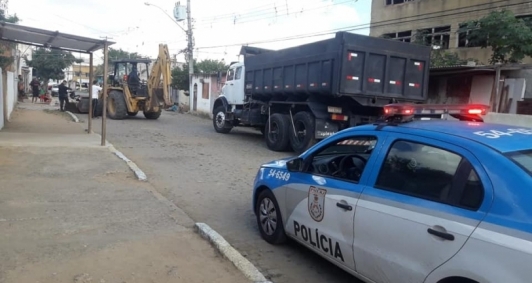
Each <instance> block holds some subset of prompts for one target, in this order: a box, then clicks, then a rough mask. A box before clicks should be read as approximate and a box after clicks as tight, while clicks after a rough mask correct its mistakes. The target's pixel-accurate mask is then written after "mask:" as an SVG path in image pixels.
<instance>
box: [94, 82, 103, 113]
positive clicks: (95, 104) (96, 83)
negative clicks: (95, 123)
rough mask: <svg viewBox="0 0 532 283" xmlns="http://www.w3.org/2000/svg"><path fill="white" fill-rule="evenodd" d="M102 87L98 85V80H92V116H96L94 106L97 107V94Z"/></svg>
mask: <svg viewBox="0 0 532 283" xmlns="http://www.w3.org/2000/svg"><path fill="white" fill-rule="evenodd" d="M101 90H102V87H100V86H99V85H98V80H94V81H92V117H93V118H96V117H97V115H96V113H97V112H96V108H97V107H98V96H99V94H100V91H101Z"/></svg>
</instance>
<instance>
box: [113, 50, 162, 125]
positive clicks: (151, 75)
mask: <svg viewBox="0 0 532 283" xmlns="http://www.w3.org/2000/svg"><path fill="white" fill-rule="evenodd" d="M150 63H151V60H149V59H121V60H116V61H113V69H112V70H114V71H113V74H111V75H109V82H110V87H109V88H108V89H109V90H108V100H107V115H108V116H109V118H111V119H113V120H121V119H124V118H126V117H127V116H136V115H137V113H138V112H139V111H142V112H143V113H144V117H146V119H158V118H159V116H161V111H162V108H164V107H169V106H171V104H172V103H171V101H170V83H171V77H170V56H169V53H168V47H167V45H165V44H159V56H158V57H157V61H156V62H155V63H154V64H153V68H152V69H151V71H150V70H149V66H150ZM144 74H145V76H144ZM142 77H146V78H148V79H147V80H142V79H141V78H142Z"/></svg>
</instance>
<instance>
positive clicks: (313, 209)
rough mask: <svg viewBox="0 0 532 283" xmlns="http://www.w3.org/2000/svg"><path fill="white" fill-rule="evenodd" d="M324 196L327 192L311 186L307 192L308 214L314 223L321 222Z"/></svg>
mask: <svg viewBox="0 0 532 283" xmlns="http://www.w3.org/2000/svg"><path fill="white" fill-rule="evenodd" d="M325 194H327V190H325V189H319V188H316V187H314V186H311V187H310V188H309V191H308V212H309V214H310V217H312V219H314V221H316V222H320V221H321V220H323V216H324V215H325V210H324V206H325Z"/></svg>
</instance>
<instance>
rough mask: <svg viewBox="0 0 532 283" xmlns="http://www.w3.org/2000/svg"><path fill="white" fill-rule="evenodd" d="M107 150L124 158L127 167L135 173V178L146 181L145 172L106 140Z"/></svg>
mask: <svg viewBox="0 0 532 283" xmlns="http://www.w3.org/2000/svg"><path fill="white" fill-rule="evenodd" d="M107 144H108V148H109V151H110V152H112V153H114V154H115V155H116V156H118V157H119V158H120V159H122V160H124V161H125V162H126V164H127V166H129V169H131V170H132V171H133V173H135V176H137V179H138V180H139V181H147V180H148V177H147V176H146V174H145V173H144V172H143V171H142V170H140V168H139V167H138V166H137V164H135V162H133V161H131V160H130V159H129V158H127V157H126V156H125V155H124V154H123V153H122V152H120V151H119V150H118V149H116V148H115V147H114V146H113V145H112V144H111V143H110V142H107Z"/></svg>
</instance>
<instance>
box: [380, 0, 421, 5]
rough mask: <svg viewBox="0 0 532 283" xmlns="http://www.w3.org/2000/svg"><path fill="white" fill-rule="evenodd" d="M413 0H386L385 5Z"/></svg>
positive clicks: (411, 0)
mask: <svg viewBox="0 0 532 283" xmlns="http://www.w3.org/2000/svg"><path fill="white" fill-rule="evenodd" d="M413 1H415V0H386V5H395V4H403V3H407V2H413Z"/></svg>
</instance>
